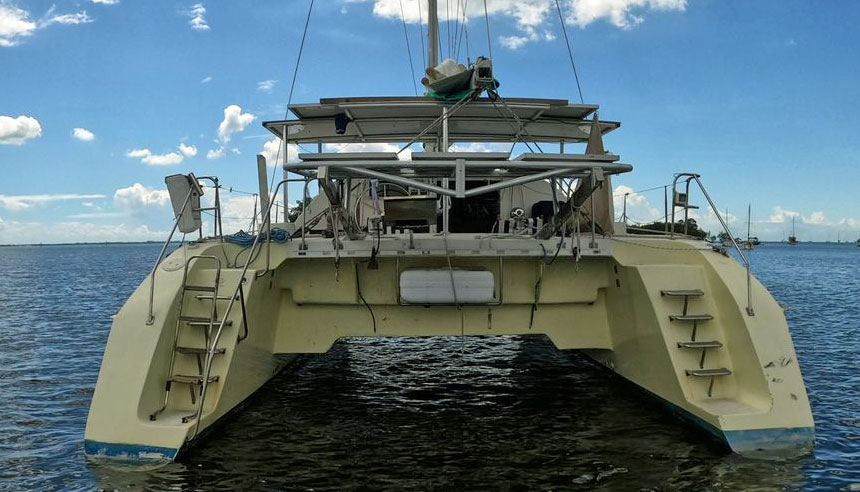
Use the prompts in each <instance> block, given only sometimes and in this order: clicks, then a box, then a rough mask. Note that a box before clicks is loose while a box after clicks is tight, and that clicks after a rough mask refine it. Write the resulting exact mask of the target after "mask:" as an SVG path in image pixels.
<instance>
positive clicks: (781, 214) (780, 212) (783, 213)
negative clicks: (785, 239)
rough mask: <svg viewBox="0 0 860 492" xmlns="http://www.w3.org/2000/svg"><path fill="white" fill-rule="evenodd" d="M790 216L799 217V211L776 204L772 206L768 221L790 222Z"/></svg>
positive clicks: (775, 222) (777, 222)
mask: <svg viewBox="0 0 860 492" xmlns="http://www.w3.org/2000/svg"><path fill="white" fill-rule="evenodd" d="M792 217H800V213H799V212H796V211H794V210H788V209H784V208H782V207H780V206H779V205H777V206H776V207H773V215H771V216H770V220H769V221H768V222H770V223H772V224H782V223H785V222H791V218H792Z"/></svg>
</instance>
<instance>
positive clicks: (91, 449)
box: [84, 439, 179, 461]
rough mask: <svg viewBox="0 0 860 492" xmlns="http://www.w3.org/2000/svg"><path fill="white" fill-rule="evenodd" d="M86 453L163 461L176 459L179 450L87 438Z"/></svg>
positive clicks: (135, 459)
mask: <svg viewBox="0 0 860 492" xmlns="http://www.w3.org/2000/svg"><path fill="white" fill-rule="evenodd" d="M84 453H85V454H86V455H87V456H92V457H105V458H114V459H120V460H129V461H162V460H172V459H174V458H175V457H176V455H177V453H179V450H178V449H174V448H163V447H159V446H147V445H145V444H122V443H114V442H99V441H91V440H89V439H87V440H85V441H84Z"/></svg>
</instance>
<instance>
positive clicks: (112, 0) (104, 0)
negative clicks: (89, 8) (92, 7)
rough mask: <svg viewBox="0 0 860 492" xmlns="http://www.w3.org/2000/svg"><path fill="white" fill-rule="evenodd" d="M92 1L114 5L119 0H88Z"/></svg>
mask: <svg viewBox="0 0 860 492" xmlns="http://www.w3.org/2000/svg"><path fill="white" fill-rule="evenodd" d="M90 2H92V3H100V4H102V5H116V4H118V3H119V0H90Z"/></svg>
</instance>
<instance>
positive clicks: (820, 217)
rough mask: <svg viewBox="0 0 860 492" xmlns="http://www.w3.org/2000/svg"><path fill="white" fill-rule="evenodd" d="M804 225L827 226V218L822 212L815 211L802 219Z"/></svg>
mask: <svg viewBox="0 0 860 492" xmlns="http://www.w3.org/2000/svg"><path fill="white" fill-rule="evenodd" d="M802 219H803V223H804V224H812V225H827V224H828V221H827V217H826V216H825V215H824V212H820V211H815V212H812V214H811V215H810V216H809V217H802Z"/></svg>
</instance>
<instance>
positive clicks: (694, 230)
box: [627, 219, 709, 239]
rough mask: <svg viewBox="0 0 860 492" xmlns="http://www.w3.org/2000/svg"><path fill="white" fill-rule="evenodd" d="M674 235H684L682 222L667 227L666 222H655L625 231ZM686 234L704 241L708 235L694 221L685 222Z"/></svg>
mask: <svg viewBox="0 0 860 492" xmlns="http://www.w3.org/2000/svg"><path fill="white" fill-rule="evenodd" d="M673 230H674V232H675V233H676V234H684V220H683V219H681V220H679V221H677V222H675V223H674V224H671V223H670V224H669V227H666V222H662V221H656V222H651V223H648V224H642V225H638V226H636V227H635V228H634V229H630V228H628V229H627V232H629V233H630V234H648V233H649V232H648V231H658V232H663V231H673ZM687 234H688V235H690V236H693V237H695V238H697V239H706V238H707V237H708V236H709V234H708V233H707V232H705V231H703V230H701V229H699V224H697V223H696V219H688V220H687Z"/></svg>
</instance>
